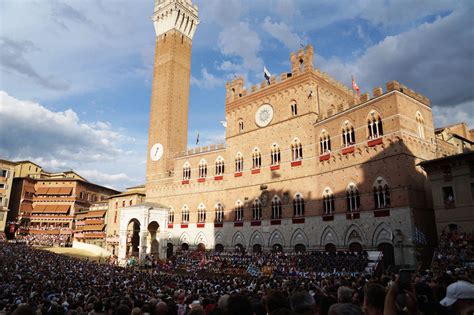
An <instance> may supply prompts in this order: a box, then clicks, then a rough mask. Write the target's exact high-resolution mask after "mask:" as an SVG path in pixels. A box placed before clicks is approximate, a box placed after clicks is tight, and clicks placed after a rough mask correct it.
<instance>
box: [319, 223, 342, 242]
mask: <svg viewBox="0 0 474 315" xmlns="http://www.w3.org/2000/svg"><path fill="white" fill-rule="evenodd" d="M320 244H321V245H322V246H325V245H327V244H334V245H339V238H338V236H337V233H336V231H335V230H334V229H333V228H332V227H330V226H327V227H326V228H325V229H324V230H323V233H322V234H321V243H320Z"/></svg>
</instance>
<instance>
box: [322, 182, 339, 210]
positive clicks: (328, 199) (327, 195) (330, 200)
mask: <svg viewBox="0 0 474 315" xmlns="http://www.w3.org/2000/svg"><path fill="white" fill-rule="evenodd" d="M323 209H324V214H332V213H334V211H335V209H336V208H335V204H334V194H333V192H332V190H331V188H329V187H326V189H324V192H323Z"/></svg>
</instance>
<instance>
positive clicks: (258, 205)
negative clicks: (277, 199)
mask: <svg viewBox="0 0 474 315" xmlns="http://www.w3.org/2000/svg"><path fill="white" fill-rule="evenodd" d="M261 219H262V202H261V201H260V199H258V198H257V199H255V200H254V201H253V203H252V220H261Z"/></svg>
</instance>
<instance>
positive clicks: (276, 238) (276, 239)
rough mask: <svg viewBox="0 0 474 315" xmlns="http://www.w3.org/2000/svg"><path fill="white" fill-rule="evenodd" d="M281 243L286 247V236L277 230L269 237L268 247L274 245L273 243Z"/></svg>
mask: <svg viewBox="0 0 474 315" xmlns="http://www.w3.org/2000/svg"><path fill="white" fill-rule="evenodd" d="M276 244H280V245H281V246H283V247H285V244H286V243H285V238H284V237H283V234H282V233H281V232H280V231H279V230H275V231H273V232H272V234H270V238H269V239H268V247H273V245H276Z"/></svg>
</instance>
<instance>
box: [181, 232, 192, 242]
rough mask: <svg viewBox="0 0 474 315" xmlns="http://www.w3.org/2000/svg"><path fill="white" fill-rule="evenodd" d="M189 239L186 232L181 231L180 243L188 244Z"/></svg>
mask: <svg viewBox="0 0 474 315" xmlns="http://www.w3.org/2000/svg"><path fill="white" fill-rule="evenodd" d="M189 240H190V238H189V235H188V233H186V232H183V233H182V234H181V236H180V237H179V243H180V244H184V243H186V244H189Z"/></svg>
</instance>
